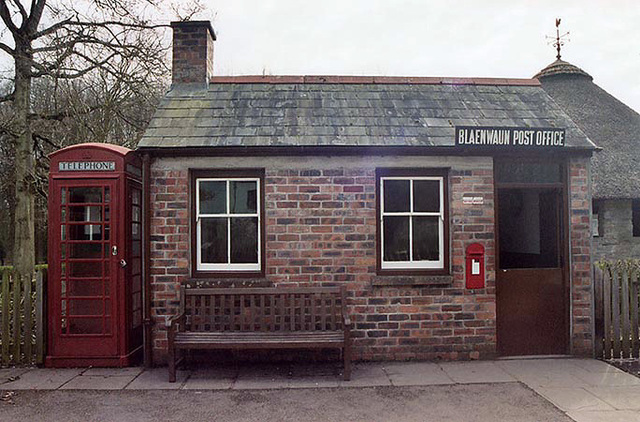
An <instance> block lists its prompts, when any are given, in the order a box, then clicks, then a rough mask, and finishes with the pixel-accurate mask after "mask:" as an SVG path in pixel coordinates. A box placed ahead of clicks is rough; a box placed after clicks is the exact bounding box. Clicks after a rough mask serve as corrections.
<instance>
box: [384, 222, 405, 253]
mask: <svg viewBox="0 0 640 422" xmlns="http://www.w3.org/2000/svg"><path fill="white" fill-rule="evenodd" d="M383 225H384V260H385V261H408V260H409V217H384V219H383Z"/></svg>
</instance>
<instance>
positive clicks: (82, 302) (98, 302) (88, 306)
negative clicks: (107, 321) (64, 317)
mask: <svg viewBox="0 0 640 422" xmlns="http://www.w3.org/2000/svg"><path fill="white" fill-rule="evenodd" d="M68 302H69V316H83V315H85V316H91V315H102V314H104V301H103V300H102V299H75V300H73V299H69V300H68Z"/></svg>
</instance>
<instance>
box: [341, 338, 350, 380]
mask: <svg viewBox="0 0 640 422" xmlns="http://www.w3.org/2000/svg"><path fill="white" fill-rule="evenodd" d="M350 340H351V339H349V341H347V342H345V345H344V351H343V352H342V356H343V357H344V373H343V376H344V380H345V381H349V380H350V379H351V341H350Z"/></svg>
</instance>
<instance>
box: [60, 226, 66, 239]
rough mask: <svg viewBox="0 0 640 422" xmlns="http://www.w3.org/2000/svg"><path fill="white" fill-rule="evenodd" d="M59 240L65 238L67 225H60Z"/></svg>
mask: <svg viewBox="0 0 640 422" xmlns="http://www.w3.org/2000/svg"><path fill="white" fill-rule="evenodd" d="M60 240H67V226H65V225H64V224H63V225H61V226H60Z"/></svg>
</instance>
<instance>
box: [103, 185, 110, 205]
mask: <svg viewBox="0 0 640 422" xmlns="http://www.w3.org/2000/svg"><path fill="white" fill-rule="evenodd" d="M104 202H111V189H109V188H108V187H105V188H104Z"/></svg>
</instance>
